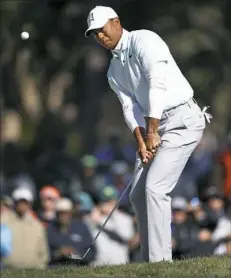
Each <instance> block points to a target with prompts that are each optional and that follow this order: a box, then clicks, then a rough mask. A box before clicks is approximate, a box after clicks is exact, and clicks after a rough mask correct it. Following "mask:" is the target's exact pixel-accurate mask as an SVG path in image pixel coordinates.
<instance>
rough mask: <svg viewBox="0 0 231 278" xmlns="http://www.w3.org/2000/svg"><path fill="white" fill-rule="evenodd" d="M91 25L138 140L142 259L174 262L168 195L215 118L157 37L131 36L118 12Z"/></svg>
mask: <svg viewBox="0 0 231 278" xmlns="http://www.w3.org/2000/svg"><path fill="white" fill-rule="evenodd" d="M87 23H88V29H87V30H86V32H85V36H86V37H88V36H89V35H93V36H94V37H95V39H96V41H97V42H98V43H99V44H100V45H101V46H103V47H104V48H106V49H109V50H110V51H111V53H112V59H111V63H110V66H109V69H108V74H107V77H108V82H109V84H110V87H111V88H112V90H113V91H114V92H115V93H116V95H117V96H118V98H119V100H120V103H121V105H122V109H123V114H124V118H125V121H126V123H127V125H128V127H129V128H130V129H131V131H132V133H133V134H134V137H135V139H136V141H137V145H138V152H137V153H138V155H137V161H136V166H135V167H138V165H139V164H140V163H141V161H142V162H143V163H144V164H145V166H144V167H143V168H142V169H141V170H140V172H139V173H138V175H137V177H136V179H135V182H134V183H133V186H132V189H131V193H130V200H131V203H132V206H133V208H134V211H135V213H136V216H137V221H138V229H139V233H140V242H141V251H142V257H143V260H144V261H146V262H159V261H172V248H171V228H170V224H171V198H170V196H169V193H170V192H171V191H172V190H173V189H174V187H175V185H176V183H177V181H178V179H179V177H180V175H181V173H182V171H183V169H184V167H185V164H186V162H187V161H188V159H189V157H190V155H191V154H192V152H193V151H194V149H195V148H196V146H197V145H198V143H199V141H200V139H201V137H202V134H203V131H204V128H205V126H206V124H205V118H207V120H208V121H209V119H210V117H211V115H210V114H208V113H206V112H205V111H206V109H207V107H205V109H203V110H201V109H200V108H199V106H198V105H197V104H196V102H195V101H194V99H193V94H194V93H193V89H192V87H191V86H190V84H189V82H188V81H187V80H186V78H185V77H184V75H183V74H182V72H181V71H180V69H179V68H178V66H177V64H176V62H175V60H174V58H173V57H172V55H171V53H170V51H169V48H168V46H167V45H166V43H165V42H164V41H163V40H162V39H161V38H160V37H159V36H158V35H157V34H156V33H154V32H152V31H149V30H137V31H132V32H128V31H127V30H125V29H124V28H123V27H122V26H121V23H120V20H119V17H118V15H117V14H116V12H115V11H114V10H113V9H112V8H110V7H104V6H96V7H95V8H94V9H93V10H91V11H90V13H89V15H88V19H87ZM153 158H154V159H153ZM124 228H126V227H124Z"/></svg>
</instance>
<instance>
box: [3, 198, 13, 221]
mask: <svg viewBox="0 0 231 278" xmlns="http://www.w3.org/2000/svg"><path fill="white" fill-rule="evenodd" d="M12 208H13V201H12V199H11V198H10V197H9V196H7V195H3V196H1V199H0V211H1V218H2V216H3V214H4V213H7V212H11V211H12Z"/></svg>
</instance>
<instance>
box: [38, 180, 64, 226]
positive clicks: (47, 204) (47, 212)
mask: <svg viewBox="0 0 231 278" xmlns="http://www.w3.org/2000/svg"><path fill="white" fill-rule="evenodd" d="M39 195H40V201H41V207H42V208H41V210H40V211H39V212H38V217H39V219H40V220H41V221H42V222H43V224H44V225H45V226H47V225H48V224H49V223H50V222H51V221H54V220H55V217H56V202H57V201H58V200H59V199H60V192H59V191H58V189H57V188H55V187H54V186H50V185H46V186H44V187H43V188H42V189H41V190H40V194H39Z"/></svg>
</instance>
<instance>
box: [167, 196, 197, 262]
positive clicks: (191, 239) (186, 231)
mask: <svg viewBox="0 0 231 278" xmlns="http://www.w3.org/2000/svg"><path fill="white" fill-rule="evenodd" d="M187 210H188V203H187V201H186V199H184V198H183V197H174V198H173V199H172V211H173V219H172V249H173V258H175V259H176V258H177V259H181V258H182V257H185V256H188V255H189V253H190V252H191V251H192V249H193V247H194V246H195V245H196V241H197V233H198V227H197V226H196V225H195V224H194V223H193V222H192V221H191V219H189V217H188V213H187Z"/></svg>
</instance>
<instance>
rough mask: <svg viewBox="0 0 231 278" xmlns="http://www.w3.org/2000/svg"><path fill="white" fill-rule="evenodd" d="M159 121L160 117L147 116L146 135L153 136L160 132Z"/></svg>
mask: <svg viewBox="0 0 231 278" xmlns="http://www.w3.org/2000/svg"><path fill="white" fill-rule="evenodd" d="M159 122H160V120H159V119H155V118H150V117H147V118H146V136H148V135H149V136H151V135H155V134H157V133H158V127H159Z"/></svg>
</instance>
